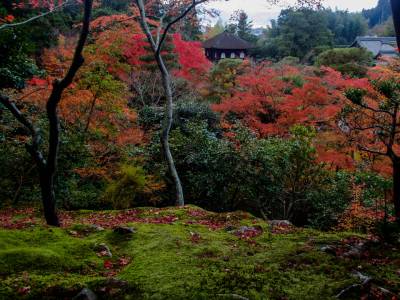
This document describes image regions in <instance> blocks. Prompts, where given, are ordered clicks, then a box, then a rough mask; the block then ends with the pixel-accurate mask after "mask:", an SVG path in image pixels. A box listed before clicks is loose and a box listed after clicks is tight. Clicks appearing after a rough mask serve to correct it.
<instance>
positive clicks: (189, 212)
mask: <svg viewBox="0 0 400 300" xmlns="http://www.w3.org/2000/svg"><path fill="white" fill-rule="evenodd" d="M95 214H96V213H93V212H87V211H86V212H81V213H78V214H77V215H79V218H77V219H76V220H80V221H82V220H84V222H85V223H87V222H86V221H87V219H85V218H84V216H90V218H92V219H95ZM99 214H101V213H99ZM112 214H113V216H118V212H112ZM125 214H127V213H126V212H125ZM121 215H122V212H121ZM130 215H132V213H130ZM102 217H104V215H102ZM109 218H110V219H111V217H109ZM113 220H114V219H113ZM131 220H135V222H129V223H128V224H121V226H122V225H124V226H131V227H134V228H135V233H134V234H133V235H132V236H123V235H121V234H119V233H116V232H114V231H113V229H112V228H106V229H104V230H103V228H97V227H93V226H90V225H89V224H86V225H77V224H73V225H70V226H68V227H65V228H48V227H46V226H43V225H31V226H30V227H28V228H24V229H1V230H0V299H71V298H72V297H74V296H75V295H77V294H78V293H79V292H80V291H81V290H82V288H84V287H88V288H90V289H91V290H92V291H94V292H95V293H96V295H97V296H98V298H99V299H235V298H237V297H239V296H240V297H244V298H247V299H334V298H335V296H336V295H337V294H338V293H339V292H340V291H341V290H343V289H344V288H346V287H348V286H350V285H352V284H356V283H358V281H359V280H358V279H357V278H356V277H355V276H354V275H353V274H352V273H354V271H355V270H357V271H359V272H362V273H363V274H366V275H368V276H371V277H373V278H374V279H375V281H376V282H378V283H379V286H381V287H384V288H387V289H389V290H390V291H392V292H394V293H399V292H400V276H399V273H398V272H399V270H400V264H399V262H400V254H399V252H398V251H393V250H390V251H389V249H386V250H382V248H381V247H378V246H376V247H377V248H376V249H375V248H373V247H372V248H370V249H369V250H368V251H370V253H369V255H370V256H371V257H375V258H376V259H375V260H372V259H366V258H365V257H361V256H360V257H352V258H346V257H345V256H341V255H340V253H339V254H337V255H334V254H332V253H329V252H327V251H321V249H322V248H323V247H324V246H326V245H342V244H343V240H344V239H351V238H353V239H354V238H357V239H364V238H366V237H364V236H360V235H355V234H352V233H322V232H318V231H314V230H308V229H296V230H292V231H287V232H286V231H284V232H281V233H280V232H271V231H270V230H269V225H268V224H267V223H265V222H264V221H262V220H259V219H256V218H253V217H252V216H250V215H248V214H244V213H234V214H211V213H208V212H205V211H202V210H200V209H197V208H193V207H192V208H190V209H187V208H186V209H175V208H173V209H162V210H155V209H140V210H138V211H137V212H136V214H135V218H132V219H131ZM122 222H123V221H122ZM100 244H102V245H107V247H108V248H109V250H110V252H111V253H112V257H109V256H108V255H105V253H104V252H102V251H100V250H101V249H100V250H99V245H100ZM340 247H341V246H340ZM340 247H339V246H338V248H337V249H339V250H340V249H341V248H340ZM343 249H344V248H343ZM392 249H394V248H392ZM339 250H337V252H340V251H339ZM379 259H381V261H380V260H379ZM389 262H390V263H389ZM372 299H373V298H372Z"/></svg>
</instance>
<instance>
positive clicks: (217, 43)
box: [203, 31, 253, 50]
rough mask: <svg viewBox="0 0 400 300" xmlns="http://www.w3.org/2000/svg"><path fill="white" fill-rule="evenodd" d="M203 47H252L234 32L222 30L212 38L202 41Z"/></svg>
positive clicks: (239, 48) (236, 48)
mask: <svg viewBox="0 0 400 300" xmlns="http://www.w3.org/2000/svg"><path fill="white" fill-rule="evenodd" d="M203 48H206V49H211V48H214V49H235V50H242V49H250V48H253V45H252V44H250V43H249V42H247V41H245V40H243V39H241V38H240V37H238V36H236V35H234V34H231V33H229V32H226V31H224V32H223V33H220V34H218V35H216V36H214V37H213V38H211V39H209V40H207V41H204V42H203Z"/></svg>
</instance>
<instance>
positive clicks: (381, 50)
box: [351, 36, 398, 57]
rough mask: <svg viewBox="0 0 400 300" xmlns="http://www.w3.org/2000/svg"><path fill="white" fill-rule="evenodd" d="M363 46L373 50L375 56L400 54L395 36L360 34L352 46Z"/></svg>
mask: <svg viewBox="0 0 400 300" xmlns="http://www.w3.org/2000/svg"><path fill="white" fill-rule="evenodd" d="M355 46H357V47H363V48H365V49H367V50H368V51H370V52H372V54H373V55H374V57H378V56H381V55H390V56H395V55H398V52H397V44H396V38H395V37H372V36H359V37H357V38H356V40H355V41H354V43H353V44H352V45H351V47H355Z"/></svg>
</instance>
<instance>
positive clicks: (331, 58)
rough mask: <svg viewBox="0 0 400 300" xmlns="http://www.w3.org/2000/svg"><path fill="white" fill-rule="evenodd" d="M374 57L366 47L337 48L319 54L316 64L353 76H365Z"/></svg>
mask: <svg viewBox="0 0 400 300" xmlns="http://www.w3.org/2000/svg"><path fill="white" fill-rule="evenodd" d="M372 59H373V57H372V53H370V52H369V51H367V50H366V49H364V48H335V49H330V50H327V51H324V52H322V53H321V54H320V55H318V57H317V60H316V65H317V66H327V67H331V68H333V69H335V70H337V71H339V72H341V73H343V74H345V75H348V76H351V77H365V75H366V74H367V70H368V67H369V66H371V65H372V62H373V60H372Z"/></svg>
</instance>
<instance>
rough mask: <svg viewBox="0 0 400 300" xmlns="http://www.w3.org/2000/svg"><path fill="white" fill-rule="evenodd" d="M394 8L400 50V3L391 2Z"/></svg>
mask: <svg viewBox="0 0 400 300" xmlns="http://www.w3.org/2000/svg"><path fill="white" fill-rule="evenodd" d="M390 4H391V6H392V14H393V23H394V29H395V30H396V39H397V47H398V48H400V1H399V0H390Z"/></svg>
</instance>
